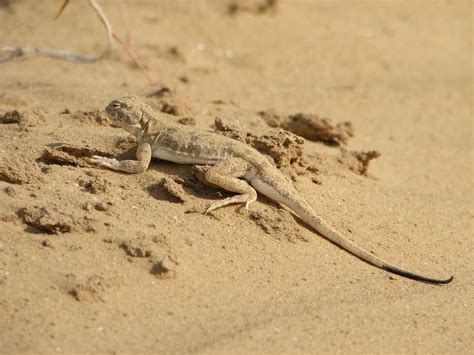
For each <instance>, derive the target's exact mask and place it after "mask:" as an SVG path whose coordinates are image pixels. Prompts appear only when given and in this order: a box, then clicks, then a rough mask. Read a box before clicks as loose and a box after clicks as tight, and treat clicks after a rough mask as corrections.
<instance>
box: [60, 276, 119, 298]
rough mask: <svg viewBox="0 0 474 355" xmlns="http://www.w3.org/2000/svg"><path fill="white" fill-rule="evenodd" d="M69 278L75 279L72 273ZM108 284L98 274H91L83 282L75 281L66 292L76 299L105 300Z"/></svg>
mask: <svg viewBox="0 0 474 355" xmlns="http://www.w3.org/2000/svg"><path fill="white" fill-rule="evenodd" d="M71 278H73V279H75V276H74V275H73V276H72V277H71ZM109 287H110V285H109V284H108V283H107V282H106V280H105V279H104V278H103V277H102V276H99V275H92V276H90V277H88V278H87V280H85V281H84V282H77V283H76V284H75V285H74V286H72V287H71V289H70V290H69V291H68V293H69V294H70V295H71V296H72V297H74V298H75V299H76V300H77V301H101V302H105V295H104V294H105V292H106V290H107V288H109Z"/></svg>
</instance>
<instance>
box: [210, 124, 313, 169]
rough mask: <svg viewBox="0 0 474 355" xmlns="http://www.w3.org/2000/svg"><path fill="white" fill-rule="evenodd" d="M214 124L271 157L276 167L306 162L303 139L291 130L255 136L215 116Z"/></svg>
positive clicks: (230, 135)
mask: <svg viewBox="0 0 474 355" xmlns="http://www.w3.org/2000/svg"><path fill="white" fill-rule="evenodd" d="M214 125H215V128H216V130H217V131H218V132H221V133H222V134H223V135H225V136H227V137H230V138H233V139H236V140H239V141H241V142H244V143H247V144H249V145H251V146H252V147H253V148H255V149H257V150H258V151H259V152H260V153H262V154H265V155H266V156H269V157H271V158H272V160H273V162H274V163H275V165H276V166H277V167H278V168H286V167H289V166H304V165H305V164H306V162H305V161H306V159H305V156H304V152H303V145H304V142H305V141H304V139H303V138H301V137H299V136H297V135H295V134H293V133H291V132H288V131H285V130H282V129H279V130H273V131H270V132H268V133H266V134H263V135H261V136H257V135H255V134H253V133H250V132H247V131H245V130H243V129H242V128H240V127H238V126H237V125H236V124H234V123H232V122H229V121H226V120H224V119H222V118H216V119H215V122H214Z"/></svg>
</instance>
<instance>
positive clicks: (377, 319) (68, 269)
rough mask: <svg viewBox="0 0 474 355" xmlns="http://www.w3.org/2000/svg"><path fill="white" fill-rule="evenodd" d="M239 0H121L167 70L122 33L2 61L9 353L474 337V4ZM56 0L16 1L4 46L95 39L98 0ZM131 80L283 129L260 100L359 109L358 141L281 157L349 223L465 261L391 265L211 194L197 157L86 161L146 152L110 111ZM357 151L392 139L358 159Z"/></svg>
mask: <svg viewBox="0 0 474 355" xmlns="http://www.w3.org/2000/svg"><path fill="white" fill-rule="evenodd" d="M231 2H232V1H227V0H222V1H218V0H214V1H211V0H207V1H206V0H200V1H190V0H189V1H188V0H181V1H165V0H162V1H127V2H126V4H127V8H128V12H129V17H130V24H131V28H132V40H133V45H134V48H135V51H136V53H137V55H138V56H139V57H140V58H141V59H142V61H143V62H144V63H145V64H146V65H147V67H148V69H149V73H150V75H151V76H152V77H153V78H154V79H155V81H156V82H155V84H153V85H150V84H149V83H148V82H147V79H146V77H145V76H144V75H143V73H142V72H141V71H140V70H138V69H137V68H136V66H135V65H134V64H133V63H132V62H131V61H130V60H129V58H128V57H127V56H126V55H125V54H124V52H123V51H122V50H121V49H120V48H117V50H116V51H115V52H114V55H113V57H112V58H110V59H106V60H103V61H98V62H95V63H91V64H81V63H71V62H66V61H61V60H55V59H51V58H44V57H37V56H36V57H35V56H29V57H27V58H26V59H24V60H14V61H9V62H6V63H0V116H1V117H2V121H1V122H2V123H0V320H1V321H0V353H2V354H15V353H41V354H51V353H68V354H72V353H113V354H122V353H166V354H173V353H200V354H249V353H250V354H304V353H346V354H347V353H423V354H428V353H432V354H441V353H445V354H448V353H449V354H454V353H457V354H463V353H464V354H467V353H470V352H471V351H472V349H473V346H474V339H473V337H474V335H473V334H474V322H473V314H474V305H473V293H474V287H473V286H474V285H473V282H474V278H473V272H472V271H473V265H474V259H473V257H472V255H473V250H472V249H473V244H472V232H473V226H472V221H473V216H474V214H473V205H472V200H473V172H472V163H473V155H472V153H473V138H472V97H473V96H472V84H473V69H472V62H473V58H472V53H473V51H472V38H473V32H472V3H471V2H470V1H447V0H446V1H434V0H433V1H431V0H430V1H401V0H400V1H390V2H388V1H375V0H372V1H342V0H341V1H316V0H314V1H304V0H281V1H278V2H275V4H276V5H274V6H270V7H269V8H265V7H264V8H260V9H259V8H258V7H255V3H256V2H252V1H246V2H237V4H238V5H239V4H240V5H239V6H234V7H233V9H234V12H233V13H232V14H229V13H228V11H227V10H228V6H229V4H230V3H231ZM257 2H259V1H257ZM8 3H10V5H8V6H6V4H8ZM100 3H102V4H103V7H104V10H105V12H106V13H107V15H108V16H109V18H110V20H111V22H112V25H113V27H114V29H115V30H116V31H117V33H118V34H119V35H121V36H122V37H125V27H126V26H124V21H123V19H122V16H121V13H120V11H119V7H118V6H116V4H115V2H112V1H100ZM244 3H245V4H244ZM260 3H265V1H260ZM242 4H243V5H242ZM59 5H60V1H48V2H46V1H42V2H39V1H38V2H37V1H26V0H23V1H0V24H1V25H0V28H1V31H0V46H3V45H10V46H33V47H50V48H57V49H67V50H71V51H74V52H79V53H88V54H94V53H100V52H101V51H102V50H103V49H104V47H105V33H104V30H103V28H102V26H101V24H100V22H99V21H98V20H97V18H96V15H95V14H94V12H93V11H92V10H91V9H90V8H89V6H88V4H87V2H85V1H72V2H71V3H70V4H69V5H68V7H67V8H66V10H65V12H64V14H63V15H62V16H61V17H60V18H59V19H58V20H57V21H52V17H53V16H54V14H55V13H56V11H57V9H58V7H59ZM123 95H137V96H139V97H142V98H143V99H144V100H147V102H149V103H150V104H152V105H154V107H155V108H156V109H157V110H163V111H167V112H169V113H172V114H175V115H178V116H179V117H181V119H183V120H182V122H183V123H185V124H191V125H192V124H195V125H196V126H198V127H203V128H212V127H213V125H214V121H215V119H216V118H219V119H221V120H225V121H226V122H230V123H229V124H230V125H235V127H237V128H236V129H237V131H238V132H244V136H243V138H244V139H245V137H247V136H245V134H247V133H245V132H250V133H251V134H253V135H254V136H257V138H255V137H254V138H255V139H258V137H262V136H264V137H265V139H267V141H265V142H268V139H270V141H272V139H273V141H272V142H274V143H275V142H276V143H275V144H276V146H277V147H280V148H281V147H284V145H282V146H278V144H280V143H282V142H283V141H278V139H279V138H275V137H276V136H275V135H274V136H271V137H270V138H269V136H268V135H271V134H273V133H274V132H275V131H272V130H274V129H276V128H272V127H269V125H268V124H267V123H266V122H265V120H263V119H262V116H261V114H259V112H262V111H266V112H267V111H268V110H271V112H275V113H276V114H277V115H280V116H281V117H288V115H294V114H297V113H305V114H310V115H314V116H317V117H321V118H327V119H328V120H329V121H330V122H332V123H333V124H337V123H341V122H350V125H351V127H353V137H346V138H347V140H346V141H347V143H344V142H341V141H340V140H339V141H335V142H322V141H312V140H310V139H307V140H306V141H305V142H304V143H301V142H300V141H299V140H298V139H296V138H294V137H293V136H292V137H293V138H291V139H289V140H288V142H289V143H288V145H289V148H288V149H283V148H281V149H280V148H278V149H280V150H277V153H275V154H278V152H281V151H282V149H283V151H288V152H293V153H294V154H296V156H298V157H299V158H298V159H294V160H293V161H292V160H291V159H286V160H282V161H283V163H282V167H281V168H282V171H283V172H284V173H285V174H288V175H289V176H290V177H291V178H293V180H294V181H295V186H296V188H297V189H298V191H299V192H300V193H301V194H302V195H304V196H305V198H306V199H307V200H308V201H309V202H310V203H311V204H312V205H313V206H314V208H315V209H316V211H317V212H318V213H319V214H320V216H321V217H322V218H324V219H325V220H327V221H328V222H329V223H330V224H331V225H333V226H335V227H336V228H337V229H338V230H339V231H340V232H341V233H343V234H344V235H345V236H347V237H348V238H349V239H351V240H352V241H354V242H356V243H357V244H359V245H360V246H362V247H364V248H367V249H368V250H370V251H372V252H374V253H375V254H377V255H379V256H381V257H384V258H386V259H388V260H390V261H392V262H394V263H396V264H399V265H402V266H404V267H406V268H409V269H412V270H416V271H419V272H423V273H426V274H430V275H434V276H440V277H442V276H449V275H451V274H452V275H454V276H455V279H454V281H453V282H452V283H451V284H449V285H445V286H435V285H428V284H425V283H420V282H415V281H411V280H407V279H404V278H401V277H398V276H394V275H391V274H389V273H387V272H384V271H382V270H379V269H376V268H374V267H373V266H370V265H368V264H366V263H363V262H362V261H360V260H358V259H356V258H355V257H353V256H351V255H349V254H348V253H346V252H344V251H343V250H341V249H339V248H337V247H335V246H334V245H332V244H331V243H329V242H328V241H327V240H325V239H324V238H322V237H321V236H319V235H317V234H316V233H314V232H313V231H311V230H310V229H309V228H307V227H306V226H305V225H303V224H301V223H300V221H299V220H298V219H297V218H295V217H294V216H293V215H291V213H289V212H288V211H287V210H286V209H284V208H281V207H280V206H277V205H276V204H274V203H272V202H271V201H269V200H268V199H265V198H259V200H258V201H257V202H256V203H255V204H254V205H253V206H252V208H251V211H250V212H249V213H243V212H242V211H240V210H239V208H238V206H230V207H227V208H223V209H221V210H218V211H216V212H215V213H213V214H212V215H210V216H205V215H202V214H200V213H196V211H199V209H200V208H202V207H203V206H206V205H207V204H208V203H209V202H212V201H214V200H216V199H219V198H222V197H223V196H227V195H228V194H227V193H226V192H222V191H219V190H216V189H213V188H211V187H207V186H204V185H202V184H201V183H200V182H199V180H197V178H196V177H195V170H193V169H192V167H191V166H177V165H174V164H171V163H167V162H162V161H154V162H153V163H152V164H151V166H150V168H149V170H148V171H147V172H146V173H145V174H141V175H126V174H121V173H117V172H113V171H108V170H102V169H97V168H95V167H93V166H89V165H87V163H86V162H85V161H86V159H84V157H87V156H89V155H90V154H92V152H100V153H103V154H109V155H113V156H117V155H118V156H133V144H132V143H130V141H129V139H128V138H127V133H126V132H124V131H122V130H120V129H119V128H115V127H112V126H111V125H110V122H109V121H108V120H107V118H106V117H105V116H104V114H103V109H104V107H105V105H106V104H107V103H108V102H110V101H111V100H112V99H114V98H116V97H119V96H123ZM14 111H17V113H14ZM285 115H286V116H285ZM176 119H178V117H176ZM233 127H234V126H233ZM269 132H270V133H269ZM272 132H273V133H272ZM285 134H286V133H285ZM254 138H252V139H254ZM298 142H300V143H298ZM261 144H264V143H261ZM272 144H273V143H272ZM60 145H62V147H68V146H69V147H71V146H72V147H73V148H64V149H65V150H64V149H63V150H62V151H61V150H58V149H55V147H56V148H57V147H58V146H60ZM68 149H69V150H68ZM71 149H72V150H71ZM45 151H46V153H45ZM353 151H359V152H370V151H376V152H379V153H380V154H381V155H380V157H378V158H377V159H374V160H373V161H372V162H371V163H370V165H369V166H368V169H367V170H366V171H365V175H364V171H363V169H362V168H360V166H359V167H357V164H359V163H357V161H355V163H354V161H352V163H351V162H350V159H349V160H347V159H346V158H347V157H348V156H350V158H351V159H354V155H351V154H352V153H351V152H353ZM48 152H49V155H48ZM68 152H69V153H68ZM71 152H72V153H74V154H75V155H74V154H72V153H71ZM293 153H292V154H293ZM51 154H52V155H51ZM61 154H63V155H61ZM71 154H72V155H71ZM81 155H82V156H81ZM71 157H72V158H71ZM73 158H74V159H73ZM300 158H301V159H300ZM61 159H63V160H61ZM348 161H349V162H348ZM285 162H286V163H285ZM354 164H355V165H354ZM285 165H286V166H285ZM354 166H355V167H354ZM361 169H362V170H361ZM170 194H174V195H175V196H172V195H170ZM469 349H471V350H469Z"/></svg>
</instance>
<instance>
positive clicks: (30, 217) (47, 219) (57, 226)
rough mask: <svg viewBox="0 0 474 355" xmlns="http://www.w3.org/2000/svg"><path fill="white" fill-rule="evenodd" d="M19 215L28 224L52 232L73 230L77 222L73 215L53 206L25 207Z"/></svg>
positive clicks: (58, 232) (59, 232)
mask: <svg viewBox="0 0 474 355" xmlns="http://www.w3.org/2000/svg"><path fill="white" fill-rule="evenodd" d="M18 215H19V217H20V218H22V219H23V221H24V222H25V223H26V224H28V225H30V226H32V227H35V228H37V229H38V230H40V231H42V232H46V233H52V234H61V233H68V232H71V231H72V229H73V227H74V226H75V225H76V224H77V222H76V220H75V218H74V217H73V216H71V215H69V214H66V213H63V212H60V211H58V210H56V209H55V208H51V207H28V208H23V209H21V210H20V211H18Z"/></svg>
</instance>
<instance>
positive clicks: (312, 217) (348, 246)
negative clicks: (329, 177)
mask: <svg viewBox="0 0 474 355" xmlns="http://www.w3.org/2000/svg"><path fill="white" fill-rule="evenodd" d="M285 204H286V205H287V206H288V207H290V208H291V209H292V210H293V211H294V212H295V213H296V214H297V215H298V216H299V217H300V218H301V219H302V220H303V221H304V222H306V223H307V224H309V225H310V226H311V227H313V228H314V229H315V230H316V231H317V232H318V233H320V234H321V235H323V236H324V237H325V238H327V239H329V240H330V241H331V242H333V243H334V244H336V245H337V246H339V247H340V248H342V249H344V250H346V251H348V252H349V253H351V254H352V255H354V256H356V257H358V258H359V259H361V260H363V261H365V262H367V263H369V264H372V265H374V266H377V267H379V268H380V269H383V270H386V271H388V272H391V273H394V274H397V275H400V276H403V277H407V278H409V279H412V280H417V281H423V282H428V283H433V284H447V283H450V282H451V281H452V280H453V276H450V277H448V278H444V279H441V278H435V277H429V276H424V275H420V274H417V273H415V272H411V271H408V270H404V269H402V268H399V267H398V266H395V265H393V264H390V263H388V262H386V261H385V260H383V259H381V258H379V257H377V256H375V255H373V254H370V253H369V252H368V251H366V250H364V249H362V248H360V247H358V246H357V245H355V244H354V243H352V242H351V241H350V240H348V239H346V238H344V237H343V236H342V235H341V234H339V233H338V232H337V231H336V230H335V229H333V228H332V227H331V226H329V225H328V224H327V223H326V222H324V221H323V220H322V219H321V218H320V217H318V216H317V215H316V213H315V212H314V211H313V209H312V208H311V206H310V205H309V204H306V203H305V204H303V203H301V202H299V201H295V200H293V201H285Z"/></svg>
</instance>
